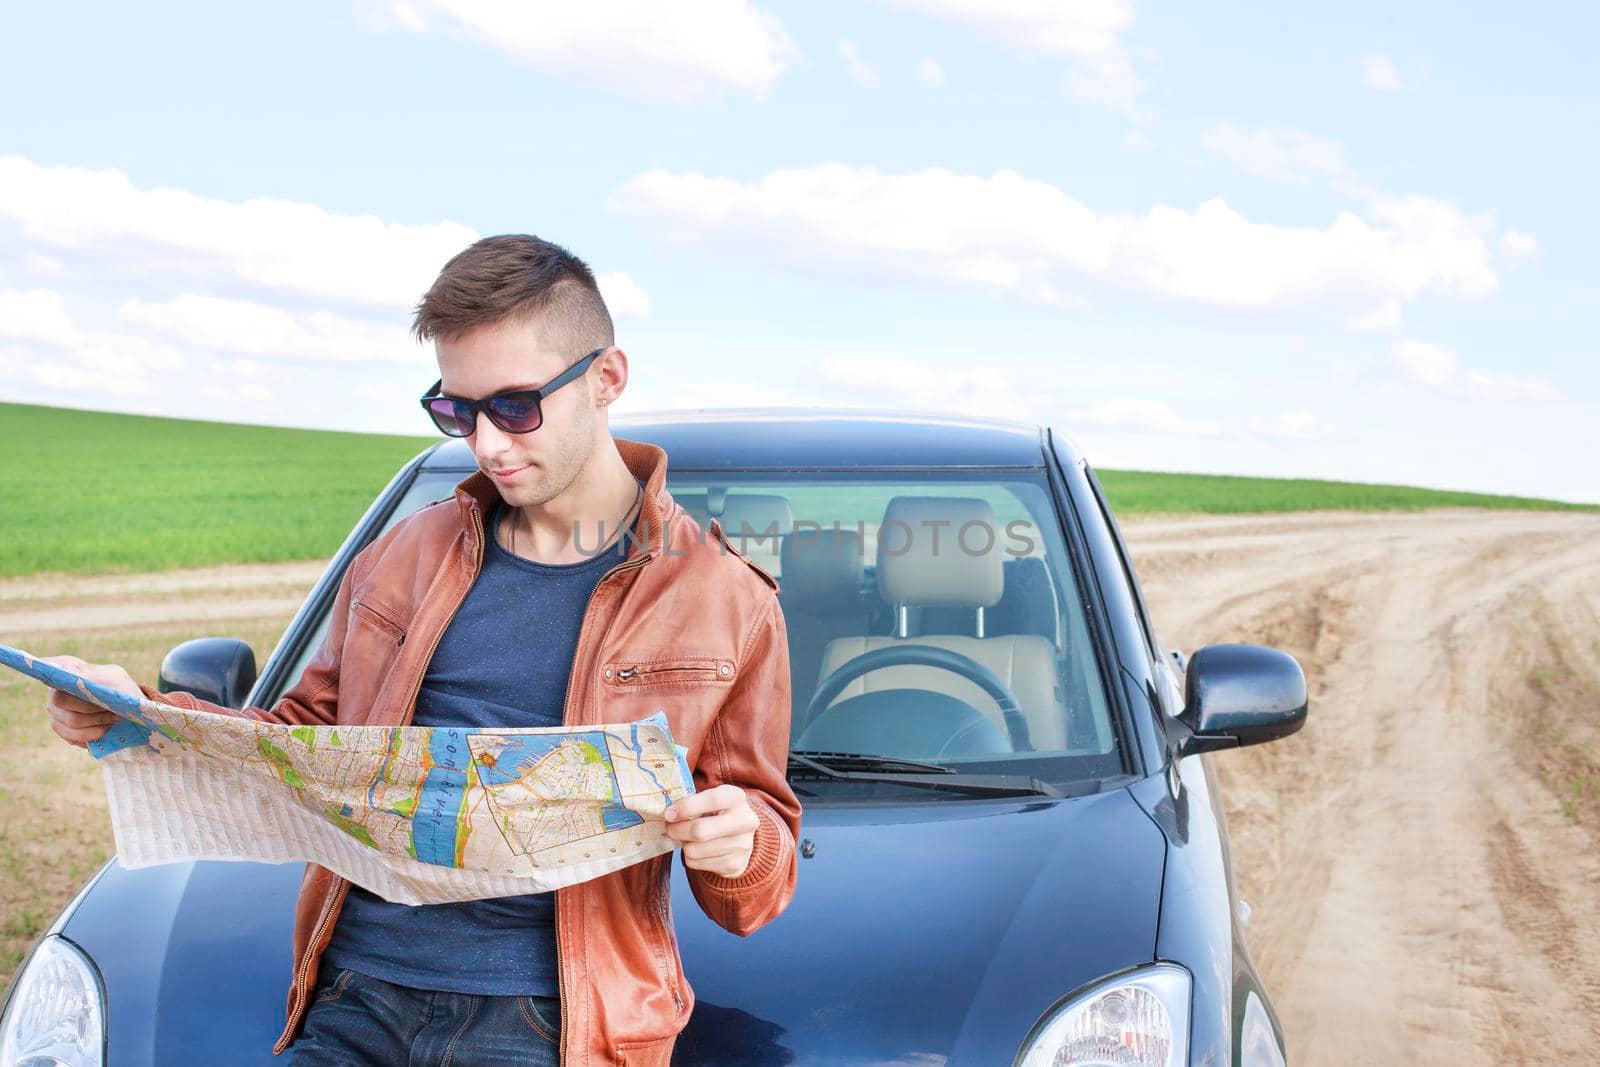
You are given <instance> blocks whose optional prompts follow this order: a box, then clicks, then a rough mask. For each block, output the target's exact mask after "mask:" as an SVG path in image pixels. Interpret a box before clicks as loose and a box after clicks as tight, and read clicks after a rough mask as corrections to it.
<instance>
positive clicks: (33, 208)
mask: <svg viewBox="0 0 1600 1067" xmlns="http://www.w3.org/2000/svg"><path fill="white" fill-rule="evenodd" d="M0 219H10V220H12V221H13V222H15V223H17V224H18V225H19V226H20V228H21V230H22V233H23V236H24V237H26V238H29V239H31V240H33V241H37V242H39V243H41V244H44V245H50V246H54V247H56V248H64V249H78V250H91V251H93V252H95V253H96V254H97V255H102V256H104V255H111V256H117V257H120V259H122V260H123V261H125V262H134V263H140V262H148V261H149V260H150V259H152V258H153V257H152V256H151V255H150V254H149V246H152V245H153V246H156V247H157V248H159V249H163V250H169V251H178V252H181V253H184V254H185V255H186V256H187V257H189V258H191V259H192V260H193V261H196V262H199V263H203V264H208V265H212V266H215V267H220V268H221V269H223V270H224V271H226V272H228V273H230V274H232V275H234V276H236V277H238V278H242V279H245V280H247V281H250V282H255V283H258V284H261V285H268V286H271V287H273V288H278V289H285V290H290V291H293V292H299V293H309V294H312V295H315V296H319V297H323V298H329V299H336V300H350V301H359V302H363V303H376V304H389V305H402V306H409V305H411V304H412V303H414V302H415V301H416V299H417V298H418V297H419V296H420V295H421V294H422V293H423V291H425V290H426V289H427V287H428V285H429V284H430V283H431V282H432V281H433V278H434V277H435V275H437V274H438V271H439V268H440V266H442V265H443V264H444V261H445V260H446V259H448V258H449V257H450V256H452V255H454V254H455V253H456V252H459V251H460V250H461V249H462V248H463V247H465V246H466V245H468V244H470V243H471V242H472V241H474V240H476V239H477V236H478V235H477V233H475V232H474V231H473V230H471V229H469V228H467V227H465V226H462V225H460V224H459V223H454V222H437V223H429V224H421V225H409V224H402V223H392V222H385V221H383V220H382V219H379V218H377V217H376V216H373V215H339V214H335V213H333V212H330V211H325V210H323V209H322V208H320V207H317V206H316V205H314V204H306V203H300V202H296V201H291V200H276V199H267V198H254V199H250V200H244V201H238V202H233V201H226V200H215V199H210V198H207V197H202V196H197V195H196V194H194V193H190V192H185V191H183V190H180V189H162V188H154V189H140V188H137V187H135V186H134V184H133V183H132V182H131V181H129V180H128V177H127V176H126V175H125V174H123V173H122V172H121V171H118V170H87V169H84V168H80V167H51V166H41V165H39V164H37V163H34V162H32V161H30V160H28V159H24V158H22V157H20V156H0ZM141 246H143V247H141Z"/></svg>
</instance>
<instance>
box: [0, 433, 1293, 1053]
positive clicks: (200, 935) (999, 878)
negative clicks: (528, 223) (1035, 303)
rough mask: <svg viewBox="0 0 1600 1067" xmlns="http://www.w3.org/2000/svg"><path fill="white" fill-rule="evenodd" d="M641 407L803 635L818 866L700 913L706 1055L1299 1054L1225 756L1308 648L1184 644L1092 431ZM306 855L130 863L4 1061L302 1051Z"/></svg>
mask: <svg viewBox="0 0 1600 1067" xmlns="http://www.w3.org/2000/svg"><path fill="white" fill-rule="evenodd" d="M611 429H612V432H613V433H614V434H615V435H616V436H618V437H624V438H628V439H630V440H636V441H648V442H652V443H655V444H657V445H659V446H661V447H662V448H664V449H665V450H666V452H667V454H668V457H669V466H668V477H667V484H668V488H669V491H670V492H671V493H672V494H673V496H674V498H675V499H676V500H677V501H678V502H679V503H680V504H681V505H682V506H684V507H685V508H686V509H688V510H690V511H691V512H694V513H695V514H696V516H697V518H698V519H699V520H700V521H701V525H702V527H708V525H709V523H710V522H711V521H712V520H713V519H715V521H716V522H717V523H718V524H719V525H720V527H721V528H722V531H723V533H724V535H725V537H726V540H727V542H728V543H729V544H730V545H732V546H733V548H734V549H736V550H739V551H741V552H742V553H743V554H745V555H747V556H748V557H749V558H750V559H751V560H752V561H754V562H756V563H757V564H758V565H759V566H761V567H762V568H764V569H767V570H769V571H770V572H771V573H772V574H773V575H775V576H776V578H777V580H778V588H779V592H778V597H779V601H780V603H781V605H782V608H783V612H784V618H785V622H786V627H787V631H788V639H789V652H790V672H791V681H792V714H791V755H790V764H789V772H790V780H791V782H792V784H793V786H794V789H795V791H796V793H797V795H798V796H799V797H800V798H801V802H802V805H803V809H804V812H803V821H802V834H801V839H800V840H799V841H798V842H797V844H798V846H799V848H798V851H799V859H798V863H799V880H798V884H797V890H796V893H795V896H794V898H793V900H792V902H791V903H790V905H789V907H788V908H787V909H786V910H785V911H784V912H783V913H782V914H781V915H779V916H778V917H777V918H776V919H774V920H773V921H771V922H770V923H768V924H767V925H766V926H764V927H762V928H761V929H759V930H757V931H755V932H754V933H753V934H751V935H749V936H748V937H745V938H741V937H737V936H735V935H733V934H730V933H728V932H726V931H724V930H722V929H721V928H720V927H718V926H716V925H715V924H714V923H712V922H711V921H710V920H709V919H708V918H707V917H706V916H705V915H704V914H703V913H701V911H700V910H699V909H698V908H697V907H693V906H689V907H683V906H680V907H678V908H676V909H675V915H674V918H675V929H676V934H677V937H678V941H679V946H680V951H681V953H682V956H683V961H684V968H685V971H686V973H687V974H688V975H689V978H690V980H691V982H692V983H693V985H694V988H695V992H696V999H697V1003H696V1006H695V1010H694V1013H693V1015H692V1017H691V1019H690V1021H689V1023H688V1026H687V1028H686V1029H685V1030H684V1031H683V1033H682V1034H681V1035H680V1037H679V1038H678V1041H677V1044H676V1047H675V1052H674V1061H673V1062H674V1063H682V1064H708V1065H733V1064H739V1065H757V1067H767V1065H773V1067H776V1065H779V1064H828V1065H835V1067H853V1065H866V1064H877V1065H883V1064H907V1065H909V1064H916V1065H924V1064H926V1065H935V1064H947V1065H971V1067H995V1065H1004V1064H1015V1065H1020V1067H1031V1065H1035V1064H1051V1065H1057V1067H1068V1065H1082V1067H1090V1065H1095V1067H1099V1065H1128V1067H1134V1065H1138V1067H1146V1065H1148V1067H1175V1065H1178V1064H1222V1063H1233V1064H1243V1065H1245V1067H1267V1065H1280V1067H1281V1065H1282V1064H1283V1063H1284V1062H1285V1054H1284V1035H1283V1031H1282V1027H1281V1026H1280V1023H1279V1020H1278V1017H1277V1015H1276V1013H1275V1011H1274V1010H1273V1006H1272V1002H1271V999H1270V998H1269V996H1268V994H1267V991H1266V989H1265V988H1264V987H1263V984H1262V981H1261V978H1260V976H1259V974H1258V973H1257V970H1256V968H1255V965H1254V964H1253V962H1252V960H1251V957H1250V953H1249V950H1248V947H1247V944H1246V937H1245V930H1246V921H1247V913H1246V910H1245V909H1244V907H1243V906H1242V904H1241V902H1240V900H1239V898H1238V896H1237V895H1236V891H1235V886H1234V879H1233V874H1232V867H1231V860H1230V856H1229V846H1228V835H1227V829H1226V822H1225V819H1224V814H1223V805H1222V800H1221V795H1220V792H1219V789H1218V783H1217V780H1216V777H1215V775H1214V772H1213V769H1212V767H1211V759H1212V754H1213V753H1215V752H1218V751H1221V750H1224V749H1229V748H1236V747H1239V746H1241V745H1248V744H1255V743H1259V742H1263V741H1268V740H1272V739H1275V738H1281V737H1284V736H1286V735H1288V734H1291V733H1293V732H1294V731H1296V730H1297V729H1299V728H1300V727H1301V725H1302V724H1303V723H1304V721H1305V718H1306V714H1307V697H1306V681H1305V677H1304V674H1303V673H1302V671H1301V669H1300V667H1299V665H1298V664H1297V663H1296V662H1295V661H1294V659H1293V658H1291V657H1290V656H1288V655H1286V654H1284V653H1282V652H1279V651H1276V650H1273V649H1268V648H1263V647H1259V646H1251V645H1239V644H1217V645H1211V646H1207V647H1205V648H1202V649H1200V650H1198V651H1196V652H1195V653H1194V654H1193V655H1192V656H1190V657H1188V658H1187V660H1186V659H1185V657H1184V656H1183V654H1182V653H1181V652H1176V651H1172V650H1167V649H1164V648H1163V646H1162V645H1161V644H1160V642H1159V641H1158V639H1157V636H1156V630H1155V627H1154V626H1153V624H1152V620H1151V617H1150V613H1149V611H1148V609H1147V607H1146V605H1145V603H1144V599H1143V596H1142V594H1141V592H1140V589H1139V583H1138V580H1137V576H1136V573H1135V570H1134V567H1133V563H1132V561H1131V559H1130V558H1129V555H1128V552H1127V549H1126V547H1125V545H1124V543H1123V540H1122V537H1121V534H1120V532H1119V530H1118V526H1117V522H1116V520H1115V518H1114V516H1113V515H1112V512H1111V509H1110V507H1109V506H1108V504H1107V502H1106V497H1105V494H1104V493H1103V491H1102V490H1101V487H1100V485H1099V482H1098V479H1097V478H1096V475H1095V472H1094V470H1093V469H1092V468H1091V467H1090V465H1089V464H1088V462H1087V461H1086V460H1085V459H1084V458H1083V456H1082V455H1081V454H1080V453H1079V451H1078V449H1077V448H1076V447H1075V446H1074V444H1073V443H1072V442H1071V441H1070V440H1069V439H1068V438H1067V437H1066V435H1065V434H1063V433H1062V432H1059V431H1058V430H1056V429H1053V428H1051V427H1048V426H1037V425H1030V424H1026V423H1017V422H1006V421H999V420H986V419H977V418H960V417H954V416H932V415H908V414H903V413H894V412H874V411H862V410H811V409H804V410H800V409H729V410H721V411H714V410H700V411H692V412H665V413H656V414H639V415H635V416H632V417H630V418H621V417H614V418H613V421H612V424H611ZM473 469H474V463H473V457H472V453H471V452H470V451H469V450H468V448H467V446H466V445H465V444H464V443H462V442H460V441H443V442H440V443H439V444H437V445H435V446H433V447H430V448H428V449H427V450H425V451H424V452H422V453H421V454H420V455H418V456H417V457H416V458H415V459H413V460H412V461H411V462H409V463H408V464H406V465H405V467H404V468H403V469H402V470H400V471H399V473H398V474H397V475H396V476H395V477H394V478H393V480H392V481H391V482H390V483H389V485H388V487H387V488H386V489H385V490H384V491H383V492H382V493H381V494H380V495H379V496H378V498H377V499H376V500H375V502H374V503H373V504H372V505H371V507H370V508H369V509H368V511H367V512H366V514H365V515H364V516H363V517H362V519H361V520H360V522H358V523H357V524H356V526H355V528H354V529H353V530H352V531H351V533H350V535H349V536H348V538H347V539H346V541H345V543H344V545H343V546H342V547H341V548H340V549H339V551H338V553H337V554H336V555H335V556H334V557H333V559H332V562H331V563H330V564H329V565H328V567H327V569H326V571H325V573H324V574H323V575H322V577H321V579H320V580H319V581H318V582H317V584H316V586H315V588H314V589H313V590H312V592H311V593H310V595H309V596H308V597H307V599H306V600H305V602H304V604H303V605H302V607H301V608H300V609H299V611H298V612H297V613H296V615H295V616H294V618H293V620H292V622H291V623H290V624H289V626H288V629H287V630H286V632H285V633H284V635H283V637H282V639H281V640H280V641H279V643H278V645H277V647H276V648H275V649H274V650H273V651H272V654H271V655H270V656H269V657H268V658H267V660H266V663H265V664H264V666H263V668H262V669H261V671H260V673H259V676H258V675H257V672H256V670H255V659H254V655H253V652H252V650H251V649H250V648H249V647H248V646H245V645H244V644H243V643H241V642H238V641H235V640H232V639H228V638H223V637H214V638H201V639H197V640H196V641H191V642H186V643H185V644H184V645H181V646H179V647H178V648H176V649H174V650H173V651H172V652H171V653H170V654H169V655H168V657H167V659H166V661H165V663H164V664H163V669H162V677H161V681H160V684H161V687H162V688H163V689H164V690H167V691H170V690H173V689H186V690H189V691H191V692H194V693H196V694H197V695H200V696H203V697H206V698H207V699H210V700H213V701H216V702H217V703H221V704H226V705H228V706H232V707H238V706H242V705H243V704H244V703H246V702H248V703H251V704H256V705H267V706H270V705H271V704H273V703H274V702H275V701H276V699H277V698H278V696H279V694H280V693H282V692H284V691H285V690H286V689H287V688H288V687H289V685H290V684H291V683H292V682H293V681H294V680H295V679H297V678H298V676H299V673H300V671H301V670H302V668H303V666H304V664H305V663H306V661H307V660H308V659H309V657H310V656H311V654H312V652H313V651H314V650H315V649H316V647H317V645H318V643H319V642H320V640H321V638H322V634H323V632H324V630H325V628H326V626H327V624H328V613H329V607H330V604H331V603H332V602H333V598H334V593H335V591H336V589H337V587H338V584H339V580H340V577H341V575H342V574H343V571H344V568H345V567H346V566H347V565H348V564H349V562H350V560H351V559H352V557H353V556H354V555H355V554H356V553H357V552H358V551H359V550H360V549H361V548H362V547H363V546H364V545H366V544H367V543H369V542H370V541H371V540H372V539H373V538H374V537H376V536H378V535H379V534H380V533H382V532H383V531H384V530H386V529H387V528H389V527H390V526H391V525H393V524H394V523H395V522H398V521H399V520H400V519H402V518H404V517H405V516H406V515H409V514H411V513H412V512H413V511H415V510H416V509H418V508H420V507H422V506H423V505H425V504H427V503H428V502H430V501H434V500H438V499H441V498H444V497H448V496H449V495H450V494H451V493H452V491H453V487H454V485H455V484H456V483H457V482H458V481H460V480H461V479H462V478H464V477H465V476H466V475H468V474H470V473H471V472H472V470H473ZM1224 758H1225V757H1224ZM301 870H302V868H301V866H300V865H298V864H277V865H269V864H259V863H252V862H198V863H181V864H169V865H163V866H157V867H148V868H143V869H139V870H127V869H125V868H123V867H122V866H120V865H119V864H118V863H117V862H116V860H115V859H113V860H112V861H111V862H109V863H107V864H106V865H105V867H104V868H103V869H101V870H100V871H99V873H98V874H97V875H96V876H95V877H94V878H93V879H92V881H91V882H90V883H89V884H88V885H87V886H85V887H84V888H83V890H82V891H81V892H80V893H79V894H78V896H77V898H76V899H75V900H73V901H72V902H71V904H69V905H68V907H67V908H66V909H65V910H64V911H63V912H62V913H61V915H60V917H59V918H57V919H56V920H55V922H54V923H53V924H52V925H51V927H50V928H49V930H48V931H47V932H46V933H45V935H44V936H43V937H42V938H41V940H40V942H39V943H38V944H37V945H36V946H35V948H34V950H33V951H32V953H31V955H30V957H29V959H28V960H27V961H26V962H25V963H24V965H23V967H22V969H21V971H19V976H18V979H17V981H15V982H14V983H13V985H12V987H11V988H12V993H11V997H10V1003H9V1004H8V1005H7V1007H6V1009H5V1014H4V1017H3V1021H0V1049H3V1050H4V1052H5V1054H6V1055H5V1057H4V1058H0V1067H18V1065H19V1064H23V1063H27V1064H33V1063H64V1064H69V1065H73V1067H78V1065H84V1064H100V1063H103V1062H104V1063H113V1064H117V1065H127V1064H146V1063H158V1064H174V1063H229V1064H249V1063H263V1064H265V1063H271V1062H274V1059H273V1056H272V1054H271V1049H272V1045H273V1042H274V1039H275V1038H276V1037H277V1035H278V1032H279V1030H280V1028H281V1027H282V1025H283V1022H284V996H283V991H284V988H285V981H286V977H287V976H288V974H289V973H290V969H291V967H290V964H291V961H290V959H289V954H290V926H291V920H292V910H293V903H294V900H295V896H296V892H297V890H298V888H299V882H300V876H301ZM673 898H674V899H675V900H676V901H678V902H680V904H681V903H682V902H685V901H692V897H691V895H690V893H689V889H688V883H687V880H686V878H685V876H684V869H683V866H682V864H681V863H677V864H674V872H673ZM52 1041H53V1042H54V1045H51V1046H50V1047H48V1048H43V1047H41V1048H39V1049H35V1048H34V1047H33V1045H40V1044H41V1043H42V1044H43V1045H49V1043H50V1042H52ZM30 1042H31V1043H32V1044H30ZM30 1055H39V1056H42V1057H46V1058H42V1059H38V1060H33V1059H29V1056H30ZM49 1056H54V1057H55V1059H49V1058H47V1057H49Z"/></svg>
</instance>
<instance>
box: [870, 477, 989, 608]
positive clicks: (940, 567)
mask: <svg viewBox="0 0 1600 1067" xmlns="http://www.w3.org/2000/svg"><path fill="white" fill-rule="evenodd" d="M877 558H878V592H879V594H880V595H881V596H882V597H883V599H884V600H886V601H888V602H889V603H890V604H905V605H909V606H912V607H935V606H937V607H961V608H979V607H989V606H990V605H992V604H995V603H998V602H999V600H1000V594H1001V593H1002V592H1003V591H1004V589H1005V559H1004V556H1003V554H1002V551H1001V544H1000V530H998V529H997V528H996V527H995V521H994V509H993V508H991V507H990V506H989V502H988V501H987V500H984V499H982V498H981V497H947V496H897V497H893V498H891V499H890V501H889V505H888V507H886V508H884V511H883V523H882V524H881V525H880V526H879V527H878V557H877Z"/></svg>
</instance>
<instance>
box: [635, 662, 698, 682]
mask: <svg viewBox="0 0 1600 1067" xmlns="http://www.w3.org/2000/svg"><path fill="white" fill-rule="evenodd" d="M716 670H717V668H716V667H714V666H711V665H708V664H699V663H695V664H687V663H680V664H676V665H662V666H654V665H651V664H648V663H645V664H638V663H636V664H633V665H632V666H628V667H623V668H622V669H621V670H619V671H617V681H619V682H626V681H628V680H629V679H632V678H635V677H637V676H638V675H641V674H672V673H674V672H678V671H685V672H690V673H693V672H697V671H709V672H711V674H712V675H713V676H715V674H716ZM707 680H708V681H709V680H710V679H707Z"/></svg>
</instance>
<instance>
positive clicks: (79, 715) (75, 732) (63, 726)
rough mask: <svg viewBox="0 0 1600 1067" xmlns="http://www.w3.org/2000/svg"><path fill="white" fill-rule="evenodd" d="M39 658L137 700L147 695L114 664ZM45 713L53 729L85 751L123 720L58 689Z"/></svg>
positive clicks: (62, 657) (51, 657)
mask: <svg viewBox="0 0 1600 1067" xmlns="http://www.w3.org/2000/svg"><path fill="white" fill-rule="evenodd" d="M37 658H38V659H40V660H42V661H44V662H45V663H53V664H55V665H56V666H57V667H61V668H64V669H66V670H69V671H72V672H73V673H74V674H81V675H83V676H84V677H85V678H87V679H89V680H90V681H91V682H99V683H100V684H101V685H103V686H106V687H107V688H109V689H116V690H118V691H120V692H123V693H131V694H133V695H134V696H136V697H142V696H144V692H143V690H141V689H140V688H139V683H137V682H135V681H134V680H133V676H132V675H130V674H129V673H128V672H127V671H125V670H123V669H122V668H121V667H118V666H117V665H116V664H114V663H85V662H84V661H83V660H81V659H79V658H78V657H77V656H39V657H37ZM45 711H46V712H48V713H49V715H50V728H51V729H52V730H54V731H55V732H56V733H57V734H60V735H61V737H62V738H63V739H64V740H67V741H70V742H71V743H73V744H74V745H77V746H78V747H79V748H84V747H85V746H87V745H88V743H89V742H90V741H97V740H99V739H100V738H101V737H104V736H105V732H106V731H107V730H109V729H111V727H113V726H115V725H116V724H117V723H118V722H119V721H120V720H121V718H122V717H121V716H120V715H117V714H115V713H114V712H110V711H107V710H105V709H104V708H102V707H101V706H100V705H98V704H94V703H90V702H89V701H87V700H84V699H83V698H82V697H75V696H73V695H72V694H71V693H63V692H62V691H61V690H59V689H51V690H50V699H49V700H48V701H47V702H46V704H45Z"/></svg>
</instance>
